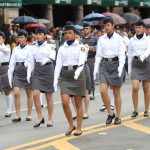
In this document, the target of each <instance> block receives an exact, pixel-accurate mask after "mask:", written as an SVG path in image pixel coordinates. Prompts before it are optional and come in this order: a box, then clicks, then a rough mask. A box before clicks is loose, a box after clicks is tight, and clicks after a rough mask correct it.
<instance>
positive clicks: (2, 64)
mask: <svg viewBox="0 0 150 150" xmlns="http://www.w3.org/2000/svg"><path fill="white" fill-rule="evenodd" d="M7 65H9V62H3V63H0V66H7Z"/></svg>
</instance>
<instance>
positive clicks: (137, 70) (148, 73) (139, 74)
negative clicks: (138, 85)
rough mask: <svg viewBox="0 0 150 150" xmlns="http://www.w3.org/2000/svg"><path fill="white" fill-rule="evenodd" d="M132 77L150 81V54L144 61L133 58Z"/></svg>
mask: <svg viewBox="0 0 150 150" xmlns="http://www.w3.org/2000/svg"><path fill="white" fill-rule="evenodd" d="M131 79H132V80H143V81H150V56H149V57H148V58H147V59H146V60H145V61H144V62H141V61H140V60H139V59H133V60H132V72H131Z"/></svg>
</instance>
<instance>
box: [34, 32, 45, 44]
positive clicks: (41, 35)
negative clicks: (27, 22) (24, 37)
mask: <svg viewBox="0 0 150 150" xmlns="http://www.w3.org/2000/svg"><path fill="white" fill-rule="evenodd" d="M45 38H46V35H45V34H44V33H37V34H36V39H37V42H43V41H45Z"/></svg>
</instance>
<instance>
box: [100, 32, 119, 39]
mask: <svg viewBox="0 0 150 150" xmlns="http://www.w3.org/2000/svg"><path fill="white" fill-rule="evenodd" d="M103 36H104V38H108V36H107V33H105V34H104V35H103ZM112 37H114V38H115V37H117V33H116V32H115V31H114V33H113V35H112V36H111V38H112ZM111 38H110V39H111ZM108 39H109V38H108Z"/></svg>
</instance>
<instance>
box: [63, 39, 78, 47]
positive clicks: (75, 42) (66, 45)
mask: <svg viewBox="0 0 150 150" xmlns="http://www.w3.org/2000/svg"><path fill="white" fill-rule="evenodd" d="M77 44H79V42H78V41H77V40H75V41H74V43H72V44H71V45H68V44H67V41H65V43H64V46H65V47H69V46H72V45H77Z"/></svg>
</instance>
